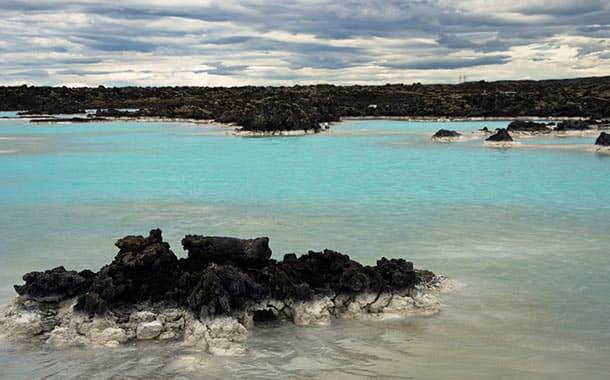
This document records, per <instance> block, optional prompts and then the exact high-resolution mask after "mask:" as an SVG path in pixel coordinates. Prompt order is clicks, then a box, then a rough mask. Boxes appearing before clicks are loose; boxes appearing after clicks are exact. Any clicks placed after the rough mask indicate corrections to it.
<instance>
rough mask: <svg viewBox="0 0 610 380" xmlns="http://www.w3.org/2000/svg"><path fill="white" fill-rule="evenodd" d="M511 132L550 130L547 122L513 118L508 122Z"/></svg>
mask: <svg viewBox="0 0 610 380" xmlns="http://www.w3.org/2000/svg"><path fill="white" fill-rule="evenodd" d="M508 131H509V132H550V129H549V128H548V127H547V125H546V124H545V123H536V122H533V121H525V120H513V121H511V122H510V124H508Z"/></svg>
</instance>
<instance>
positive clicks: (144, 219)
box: [0, 120, 610, 379]
mask: <svg viewBox="0 0 610 380" xmlns="http://www.w3.org/2000/svg"><path fill="white" fill-rule="evenodd" d="M506 124H507V122H461V123H428V122H404V121H380V120H375V121H349V122H347V123H344V124H342V125H337V126H335V127H334V128H333V132H331V133H330V134H323V135H315V136H302V137H277V138H235V137H227V136H225V135H224V132H225V129H223V128H220V127H218V126H214V125H193V124H180V123H99V124H60V125H53V124H49V125H30V124H28V123H27V121H23V120H0V152H7V151H8V153H3V154H0V183H1V184H2V186H1V187H0V207H1V208H2V210H3V212H2V213H0V260H1V262H2V265H1V266H0V301H1V302H2V303H5V302H7V301H8V300H9V299H10V298H11V297H12V296H13V294H14V293H13V291H12V289H11V285H12V284H14V283H18V282H19V279H20V276H21V275H22V274H23V273H25V272H27V271H31V270H41V269H46V268H50V267H53V266H57V265H65V266H66V267H70V268H75V269H80V268H85V267H89V268H94V269H97V268H98V267H99V266H101V265H103V264H104V263H106V262H109V261H110V260H111V259H112V257H113V256H114V254H115V253H116V250H115V248H114V247H113V245H112V243H113V242H114V241H115V240H116V239H117V238H119V237H122V236H124V235H126V234H144V233H146V232H147V231H148V230H149V229H150V228H153V227H160V228H162V229H163V231H164V236H165V237H166V239H167V240H168V241H169V242H170V244H171V245H172V248H173V249H174V251H175V252H176V254H178V255H184V252H183V251H182V249H181V247H180V239H181V237H182V236H184V234H186V233H199V234H222V235H234V236H243V237H249V236H260V235H268V236H270V237H271V246H272V249H273V250H274V256H276V257H281V255H282V254H283V253H286V252H297V253H304V252H306V251H307V250H308V249H316V250H318V249H323V248H332V249H336V250H339V251H341V252H344V253H348V254H350V255H351V256H352V257H353V258H355V259H357V260H360V261H362V262H364V263H374V261H375V260H376V259H377V258H379V257H380V256H393V257H395V256H400V257H405V258H408V259H411V260H413V261H414V263H415V265H416V267H421V268H428V269H431V270H433V271H435V272H437V273H442V274H445V275H448V276H449V277H451V278H452V279H455V280H457V281H459V282H460V283H461V284H462V286H461V287H460V288H458V289H457V290H456V291H454V292H453V293H451V294H447V295H445V296H444V303H445V305H444V307H443V309H442V311H441V313H440V314H438V315H436V316H433V317H420V318H405V319H398V320H389V321H337V322H336V323H334V324H333V325H332V326H328V327H315V328H300V327H294V326H291V325H284V326H281V327H279V328H267V329H258V330H255V331H253V332H252V336H251V337H250V339H249V340H248V342H247V348H248V352H247V354H245V355H244V356H242V357H233V358H223V357H212V356H210V355H208V354H203V353H199V352H193V351H185V350H184V349H181V348H180V347H174V346H171V345H146V346H144V345H140V346H128V347H122V348H117V349H90V350H81V349H78V350H77V349H68V350H66V349H62V350H58V349H54V348H52V347H47V346H44V347H31V346H25V345H17V346H15V345H11V344H8V343H2V344H0V377H2V378H7V379H8V378H11V379H17V378H23V379H29V378H62V379H63V378H80V377H85V376H86V377H89V376H93V377H95V378H100V379H105V378H121V377H145V378H166V377H177V378H199V377H202V376H203V375H205V376H206V377H218V378H223V377H228V376H231V377H243V378H268V377H272V376H277V377H282V378H283V377H290V376H292V377H297V378H299V377H302V378H310V377H314V378H354V377H356V378H357V377H361V378H367V377H372V376H375V375H380V376H382V377H387V378H392V377H395V378H415V379H447V378H451V379H473V378H481V379H484V378H489V377H492V376H494V377H497V378H501V379H502V378H511V379H512V378H548V379H572V378H574V377H576V376H580V377H582V378H587V379H596V378H600V379H601V378H606V374H607V372H608V371H609V370H610V365H609V364H608V363H607V358H608V357H610V320H609V319H608V318H607V315H609V313H610V301H609V299H608V297H607V295H608V294H609V293H610V274H609V271H608V269H609V268H610V254H609V253H610V252H609V251H610V249H609V248H610V243H608V240H607V236H608V231H610V219H608V217H607V215H608V212H609V211H610V192H609V191H608V189H609V188H610V176H609V175H608V174H609V171H610V156H606V155H598V154H595V153H592V152H589V151H587V150H586V147H589V146H590V144H592V142H593V141H594V138H591V137H569V138H566V139H565V140H562V139H558V138H551V137H536V138H531V139H527V140H526V139H523V140H522V141H523V145H533V146H532V147H528V148H527V149H522V148H516V149H493V148H487V147H484V146H483V145H482V141H481V139H472V140H470V141H467V142H463V143H455V144H438V143H437V144H435V143H431V142H430V139H429V138H430V136H431V134H432V133H433V132H434V131H436V130H437V129H440V128H449V129H457V130H461V131H471V130H476V129H479V128H482V127H483V126H484V125H486V126H488V127H489V128H490V129H492V128H496V127H504V126H506ZM564 143H565V144H569V145H574V146H578V147H580V146H582V147H583V148H582V149H546V148H544V147H540V148H538V147H537V146H538V145H540V146H542V145H553V144H560V145H561V144H564Z"/></svg>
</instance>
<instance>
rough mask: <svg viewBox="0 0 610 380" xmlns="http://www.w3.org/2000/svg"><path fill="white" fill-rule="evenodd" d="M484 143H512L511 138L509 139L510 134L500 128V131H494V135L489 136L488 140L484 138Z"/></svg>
mask: <svg viewBox="0 0 610 380" xmlns="http://www.w3.org/2000/svg"><path fill="white" fill-rule="evenodd" d="M485 141H490V142H511V141H513V138H512V137H511V135H510V133H508V131H507V130H506V128H500V129H498V130H496V133H495V134H493V135H491V136H489V137H488V138H486V139H485Z"/></svg>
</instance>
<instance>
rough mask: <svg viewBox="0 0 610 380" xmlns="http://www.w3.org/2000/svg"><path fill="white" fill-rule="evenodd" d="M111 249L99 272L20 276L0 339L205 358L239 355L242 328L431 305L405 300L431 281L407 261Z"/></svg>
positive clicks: (130, 240)
mask: <svg viewBox="0 0 610 380" xmlns="http://www.w3.org/2000/svg"><path fill="white" fill-rule="evenodd" d="M115 245H116V246H117V247H118V248H119V252H118V253H117V255H116V256H115V258H114V260H113V261H112V263H111V264H109V265H106V266H104V267H102V268H101V269H100V271H99V272H98V273H93V272H90V271H83V272H79V273H77V272H73V271H72V272H68V271H66V270H65V269H64V268H63V267H59V268H55V269H52V270H49V271H46V272H33V273H30V274H28V275H26V276H24V280H25V282H26V283H25V285H19V286H16V289H17V291H18V292H19V294H20V295H22V297H18V298H16V300H15V303H14V304H13V306H12V307H10V308H9V309H7V311H6V312H5V314H4V315H3V316H0V332H2V331H11V333H13V334H22V335H26V336H36V335H38V336H40V337H41V340H43V341H46V342H48V343H51V344H56V345H80V344H89V343H92V344H98V345H105V346H115V345H118V344H121V343H125V342H127V341H129V340H133V339H139V340H150V339H158V340H170V339H179V338H182V339H183V342H184V343H185V344H188V345H196V346H199V347H203V348H205V349H206V350H208V351H210V352H216V353H221V354H222V353H236V352H241V350H243V347H242V346H241V342H243V339H245V336H246V334H247V331H246V329H245V326H252V325H255V324H261V323H262V324H265V323H278V321H279V320H291V321H293V322H294V323H295V324H299V325H311V324H314V325H315V324H326V323H329V322H330V319H331V318H332V317H340V316H344V315H349V316H350V317H356V315H357V313H369V314H375V313H377V314H379V313H383V312H384V311H385V310H386V309H387V308H388V307H389V306H390V304H391V301H392V300H393V299H394V297H395V296H401V297H407V298H408V299H406V300H404V302H407V303H408V302H411V303H410V304H409V305H407V306H408V307H409V308H410V309H405V310H407V312H410V311H409V310H412V309H413V310H415V309H417V308H420V309H425V307H427V306H426V305H428V304H430V302H428V301H426V300H423V301H422V302H423V303H422V305H420V306H417V305H416V301H415V300H414V299H411V298H409V297H410V294H411V293H412V292H415V289H416V288H417V287H418V286H424V287H425V286H428V285H427V284H429V283H433V282H434V279H435V278H436V276H434V274H433V273H432V272H428V271H415V270H414V268H413V264H412V263H411V262H409V261H405V260H404V259H386V258H381V259H380V260H378V261H377V263H376V265H375V266H365V265H362V264H360V263H358V262H356V261H354V260H351V259H350V257H349V256H347V255H344V254H341V253H339V252H336V251H332V250H324V251H322V252H314V251H310V252H308V253H307V254H305V255H302V256H300V257H297V256H296V255H295V254H286V255H285V256H284V259H283V260H281V261H276V260H274V259H271V250H270V249H269V239H268V238H256V239H235V238H224V237H204V236H198V235H188V236H186V237H185V238H184V239H183V245H184V247H185V249H187V250H188V257H187V258H184V259H181V260H178V259H177V258H176V256H175V255H174V253H173V252H172V251H171V250H170V247H169V245H168V244H167V243H165V242H163V239H162V236H161V231H160V230H152V231H151V232H150V234H149V236H147V237H143V236H127V237H125V238H123V239H119V240H118V241H117V242H116V244H115ZM414 294H416V293H414ZM396 302H398V301H396ZM404 302H403V303H404ZM72 305H74V306H73V307H72ZM396 305H398V304H396ZM396 305H394V307H395V308H399V306H400V305H398V306H396ZM397 310H398V309H397Z"/></svg>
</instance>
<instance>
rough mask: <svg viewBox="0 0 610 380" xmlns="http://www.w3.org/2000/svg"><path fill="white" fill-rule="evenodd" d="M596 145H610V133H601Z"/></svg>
mask: <svg viewBox="0 0 610 380" xmlns="http://www.w3.org/2000/svg"><path fill="white" fill-rule="evenodd" d="M595 145H599V146H610V134H608V133H606V132H602V133H600V135H599V136H598V137H597V139H596V140H595Z"/></svg>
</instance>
